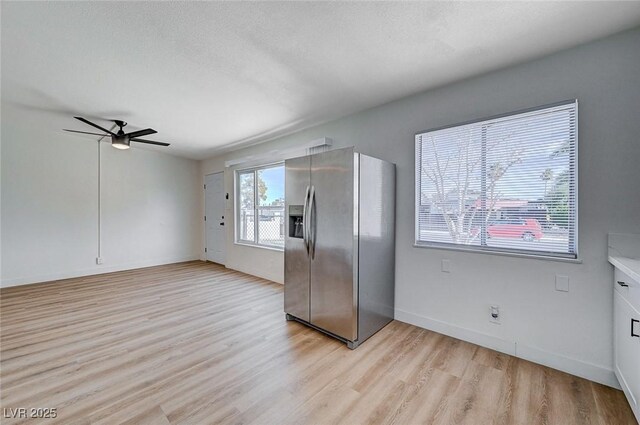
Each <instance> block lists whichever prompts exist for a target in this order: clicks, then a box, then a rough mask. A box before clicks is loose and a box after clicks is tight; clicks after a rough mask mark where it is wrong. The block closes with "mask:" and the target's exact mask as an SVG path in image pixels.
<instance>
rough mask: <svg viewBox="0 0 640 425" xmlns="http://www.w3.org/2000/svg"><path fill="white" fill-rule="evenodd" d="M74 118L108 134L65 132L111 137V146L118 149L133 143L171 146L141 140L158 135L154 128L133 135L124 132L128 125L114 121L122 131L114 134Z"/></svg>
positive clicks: (96, 125)
mask: <svg viewBox="0 0 640 425" xmlns="http://www.w3.org/2000/svg"><path fill="white" fill-rule="evenodd" d="M73 118H75V119H77V120H80V121H82V122H83V123H85V124H89V125H90V126H92V127H95V128H97V129H99V130H101V131H104V132H105V133H106V134H99V133H90V132H88V131H78V130H67V129H66V128H65V129H63V130H64V131H68V132H70V133H81V134H92V135H94V136H102V137H106V136H111V146H113V147H114V148H117V149H129V148H130V147H131V142H136V143H146V144H148V145H157V146H169V143H163V142H154V141H153V140H146V139H140V137H142V136H146V135H149V134H155V133H157V131H155V130H154V129H152V128H147V129H144V130H138V131H132V132H131V133H125V132H124V130H122V128H123V127H125V126H126V125H127V123H126V122H124V121H121V120H113V122H114V123H116V125H117V126H118V127H120V130H118V132H117V133H113V132H111V131H109V130H107V129H106V128H103V127H100V126H99V125H98V124H94V123H92V122H91V121H89V120H87V119H84V118H82V117H73Z"/></svg>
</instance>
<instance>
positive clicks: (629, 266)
mask: <svg viewBox="0 0 640 425" xmlns="http://www.w3.org/2000/svg"><path fill="white" fill-rule="evenodd" d="M609 262H610V263H611V264H613V265H614V266H615V267H617V268H619V269H620V270H622V271H623V272H624V273H625V274H627V275H629V277H630V278H631V279H633V280H635V281H636V282H640V259H638V258H628V257H622V256H618V255H609Z"/></svg>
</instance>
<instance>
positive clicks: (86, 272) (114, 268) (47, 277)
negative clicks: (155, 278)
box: [0, 255, 200, 288]
mask: <svg viewBox="0 0 640 425" xmlns="http://www.w3.org/2000/svg"><path fill="white" fill-rule="evenodd" d="M199 258H200V257H199V255H189V256H186V257H174V258H164V259H154V260H147V261H134V262H131V263H123V264H115V265H108V266H105V265H96V266H95V267H92V268H87V269H81V270H73V271H68V272H59V273H51V274H43V275H34V276H23V277H18V278H13V279H4V280H2V283H1V284H0V287H2V288H9V287H12V286H20V285H30V284H33V283H41V282H49V281H52V280H61V279H72V278H74V277H82V276H91V275H96V274H104V273H112V272H119V271H123V270H132V269H140V268H143V267H153V266H161V265H164V264H173V263H182V262H184V261H194V260H198V259H199Z"/></svg>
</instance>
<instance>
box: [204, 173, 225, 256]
mask: <svg viewBox="0 0 640 425" xmlns="http://www.w3.org/2000/svg"><path fill="white" fill-rule="evenodd" d="M205 185H206V186H205V229H206V235H205V236H206V241H207V245H206V250H207V252H206V254H207V255H206V256H207V261H213V262H214V263H218V264H224V262H225V257H226V255H225V254H226V246H227V232H226V231H225V224H224V223H225V202H226V201H225V193H224V173H215V174H209V175H207V176H206V177H205Z"/></svg>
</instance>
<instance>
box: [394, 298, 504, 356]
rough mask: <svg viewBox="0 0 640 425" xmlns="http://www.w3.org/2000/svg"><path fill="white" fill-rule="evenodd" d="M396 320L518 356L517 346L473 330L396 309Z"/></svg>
mask: <svg viewBox="0 0 640 425" xmlns="http://www.w3.org/2000/svg"><path fill="white" fill-rule="evenodd" d="M395 319H396V320H399V321H401V322H405V323H409V324H411V325H416V326H419V327H421V328H424V329H429V330H430V331H434V332H437V333H440V334H443V335H448V336H451V337H454V338H457V339H461V340H463V341H467V342H471V343H473V344H476V345H480V346H482V347H486V348H490V349H492V350H496V351H499V352H501V353H505V354H509V355H512V356H515V355H516V344H515V343H514V342H511V341H507V340H504V339H501V338H497V337H495V336H492V335H487V334H483V333H480V332H477V331H474V330H472V329H466V328H461V327H459V326H455V325H451V324H449V323H446V322H442V321H440V320H435V319H431V318H429V317H425V316H420V315H417V314H414V313H409V312H408V311H404V310H400V309H397V308H396V309H395Z"/></svg>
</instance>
